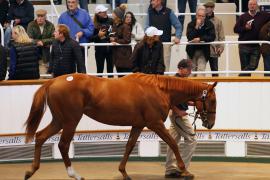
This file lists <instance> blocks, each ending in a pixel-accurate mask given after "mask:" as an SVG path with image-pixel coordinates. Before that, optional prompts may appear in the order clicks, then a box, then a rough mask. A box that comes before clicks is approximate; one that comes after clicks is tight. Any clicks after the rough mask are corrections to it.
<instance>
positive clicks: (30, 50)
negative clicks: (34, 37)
mask: <svg viewBox="0 0 270 180" xmlns="http://www.w3.org/2000/svg"><path fill="white" fill-rule="evenodd" d="M38 60H39V58H38V50H37V46H36V45H35V44H33V43H16V42H12V43H11V48H10V65H9V79H11V80H15V79H16V80H19V79H39V64H38Z"/></svg>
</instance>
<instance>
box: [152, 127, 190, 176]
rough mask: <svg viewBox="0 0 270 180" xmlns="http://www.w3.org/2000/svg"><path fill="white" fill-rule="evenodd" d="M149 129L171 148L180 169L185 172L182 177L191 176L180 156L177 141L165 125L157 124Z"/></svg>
mask: <svg viewBox="0 0 270 180" xmlns="http://www.w3.org/2000/svg"><path fill="white" fill-rule="evenodd" d="M148 128H149V129H151V130H152V131H154V132H156V133H157V135H158V136H159V137H160V138H161V139H162V140H163V141H165V142H166V143H167V144H168V145H169V146H170V148H171V149H172V150H173V152H174V155H175V157H176V160H177V164H178V167H179V169H180V170H181V171H182V172H183V173H182V174H181V175H182V176H190V175H191V174H190V173H189V172H188V171H187V170H186V168H185V164H184V162H183V160H182V158H181V156H180V153H179V150H178V146H177V144H176V142H175V140H174V139H173V138H172V137H171V135H170V134H169V132H168V131H167V130H166V128H165V126H164V124H163V123H162V124H155V125H153V126H151V127H148Z"/></svg>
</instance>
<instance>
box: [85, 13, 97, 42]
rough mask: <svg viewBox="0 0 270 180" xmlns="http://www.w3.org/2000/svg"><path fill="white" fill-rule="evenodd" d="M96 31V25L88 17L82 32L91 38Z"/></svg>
mask: <svg viewBox="0 0 270 180" xmlns="http://www.w3.org/2000/svg"><path fill="white" fill-rule="evenodd" d="M94 30H95V27H94V24H93V22H92V20H91V17H90V16H88V18H87V22H86V25H85V26H84V27H83V28H82V32H83V34H84V36H86V37H88V38H90V37H91V36H92V35H93V34H94Z"/></svg>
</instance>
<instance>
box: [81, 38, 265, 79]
mask: <svg viewBox="0 0 270 180" xmlns="http://www.w3.org/2000/svg"><path fill="white" fill-rule="evenodd" d="M258 43H266V44H270V41H214V42H208V43H205V42H204V43H189V42H181V43H180V44H174V43H172V42H168V43H163V44H164V45H171V46H186V45H194V46H196V45H202V44H225V70H224V71H196V72H193V74H216V73H218V74H225V76H229V75H230V74H236V73H244V74H245V73H254V74H270V71H240V70H239V71H232V70H230V66H229V62H230V59H231V58H230V50H229V48H228V46H229V45H232V44H258ZM135 44H136V43H130V44H117V45H114V44H112V43H82V44H80V45H81V46H83V47H84V48H85V55H84V57H85V64H86V66H87V62H88V51H87V49H88V47H91V46H129V45H132V46H134V45H135ZM86 69H87V67H86ZM174 73H175V72H165V74H174ZM91 74H92V75H122V74H128V73H121V74H119V73H99V74H97V73H91Z"/></svg>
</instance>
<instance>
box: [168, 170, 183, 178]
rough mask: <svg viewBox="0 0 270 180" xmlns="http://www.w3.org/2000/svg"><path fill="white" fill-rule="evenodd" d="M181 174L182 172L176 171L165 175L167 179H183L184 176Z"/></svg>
mask: <svg viewBox="0 0 270 180" xmlns="http://www.w3.org/2000/svg"><path fill="white" fill-rule="evenodd" d="M181 174H182V173H181V172H179V171H175V172H171V173H169V174H165V178H183V177H184V176H181Z"/></svg>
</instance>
